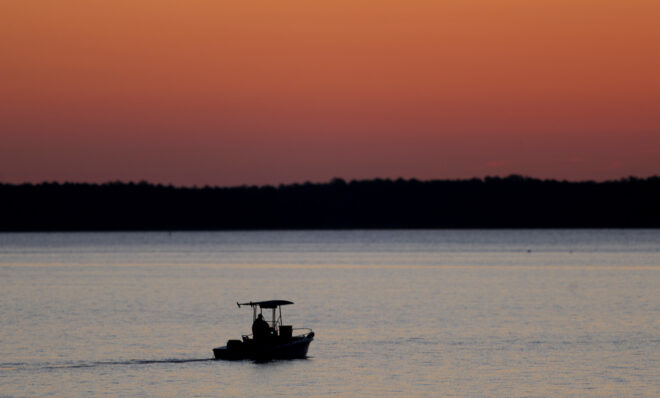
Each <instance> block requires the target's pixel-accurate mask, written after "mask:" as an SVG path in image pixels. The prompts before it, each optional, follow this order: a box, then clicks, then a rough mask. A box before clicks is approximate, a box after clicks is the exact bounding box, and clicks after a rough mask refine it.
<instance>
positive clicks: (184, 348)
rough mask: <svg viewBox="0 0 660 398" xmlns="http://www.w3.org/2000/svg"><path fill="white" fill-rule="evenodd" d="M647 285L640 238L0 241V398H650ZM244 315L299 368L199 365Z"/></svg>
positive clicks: (294, 235) (292, 236) (655, 350)
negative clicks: (300, 330) (253, 304)
mask: <svg viewBox="0 0 660 398" xmlns="http://www.w3.org/2000/svg"><path fill="white" fill-rule="evenodd" d="M659 271H660V231H654V230H641V231H631V230H626V231H616V230H613V231H584V230H581V231H325V232H309V231H305V232H211V233H202V232H196V233H195V232H193V233H172V234H167V233H108V234H106V233H91V234H82V233H81V234H0V325H1V330H2V333H1V335H0V386H1V387H0V396H44V395H49V394H54V395H58V396H73V397H75V396H80V397H86V396H90V395H108V396H117V395H126V396H135V395H151V396H218V395H225V396H232V395H234V396H245V395H257V394H258V395H261V396H279V395H287V396H311V395H330V394H333V395H356V394H360V395H387V396H401V395H455V396H571V395H572V396H657V395H658V393H659V392H660V379H659V378H658V376H657V375H658V374H660V333H659V332H658V330H660V288H659V286H660V272H659ZM259 299H288V300H292V301H294V302H295V303H296V304H295V305H293V306H290V307H288V308H286V309H284V310H283V317H284V319H285V322H286V323H291V324H294V325H304V326H309V327H312V328H313V329H314V330H315V332H316V338H315V341H314V342H313V343H312V345H311V346H310V350H309V355H310V358H309V359H307V360H301V361H274V362H272V363H268V364H256V363H253V362H250V361H239V362H224V361H213V360H209V359H210V358H211V357H212V352H211V349H212V348H213V347H217V346H219V345H224V343H225V341H226V340H227V339H230V338H238V337H240V335H241V334H242V333H246V332H248V331H249V328H250V323H251V313H250V314H248V313H246V312H245V311H242V310H239V309H237V308H236V305H235V302H236V301H239V300H259ZM136 358H139V359H136Z"/></svg>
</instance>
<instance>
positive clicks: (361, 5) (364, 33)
mask: <svg viewBox="0 0 660 398" xmlns="http://www.w3.org/2000/svg"><path fill="white" fill-rule="evenodd" d="M512 173H516V174H523V175H529V176H533V177H539V178H558V179H569V180H583V179H595V180H604V179H618V178H620V177H625V176H629V175H635V176H639V177H646V176H650V175H654V174H660V1H658V0H534V1H530V0H424V1H422V0H399V1H389V0H378V1H374V0H369V1H365V0H348V1H345V0H332V1H330V0H328V1H326V0H316V1H310V0H304V1H302V0H299V1H288V0H280V1H259V0H254V1H250V0H240V1H220V0H187V1H169V0H126V1H124V0H107V1H101V0H78V1H71V0H57V1H53V0H0V182H13V183H20V182H41V181H77V182H105V181H111V180H123V181H130V180H132V181H139V180H147V181H150V182H154V183H165V184H169V183H172V184H175V185H189V186H190V185H195V184H196V185H207V184H208V185H242V184H279V183H290V182H303V181H308V180H309V181H327V180H329V179H331V178H333V177H342V178H345V179H347V180H350V179H364V178H375V177H381V178H398V177H403V178H419V179H445V178H452V179H453V178H471V177H483V176H486V175H508V174H512Z"/></svg>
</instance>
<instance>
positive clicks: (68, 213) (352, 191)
mask: <svg viewBox="0 0 660 398" xmlns="http://www.w3.org/2000/svg"><path fill="white" fill-rule="evenodd" d="M0 204H1V207H0V208H1V209H2V210H1V211H2V217H1V218H0V230H2V231H75V230H78V231H81V230H89V231H91V230H95V231H107V230H215V229H217V230H224V229H227V230H230V229H334V228H337V229H342V228H658V227H660V177H651V178H646V179H642V178H634V177H631V178H627V179H622V180H618V181H608V182H591V181H588V182H567V181H555V180H538V179H533V178H527V177H522V176H516V175H512V176H509V177H506V178H499V177H487V178H485V179H477V178H475V179H471V180H436V181H418V180H403V179H398V180H383V179H376V180H368V181H351V182H346V181H344V180H342V179H334V180H332V181H331V182H329V183H322V184H313V183H305V184H292V185H281V186H279V187H273V186H263V187H233V188H211V187H204V188H178V187H172V186H163V185H152V184H148V183H145V182H142V183H137V184H136V183H121V182H112V183H106V184H101V185H99V184H76V183H64V184H59V183H43V184H37V185H32V184H22V185H13V184H0Z"/></svg>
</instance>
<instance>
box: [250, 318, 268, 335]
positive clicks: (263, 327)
mask: <svg viewBox="0 0 660 398" xmlns="http://www.w3.org/2000/svg"><path fill="white" fill-rule="evenodd" d="M269 334H270V326H268V322H266V321H264V317H263V315H261V314H259V315H258V316H257V319H255V320H254V323H253V324H252V336H253V337H254V339H255V340H261V341H263V340H265V339H266V338H267V337H268V335H269Z"/></svg>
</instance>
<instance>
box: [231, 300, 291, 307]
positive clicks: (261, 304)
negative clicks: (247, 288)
mask: <svg viewBox="0 0 660 398" xmlns="http://www.w3.org/2000/svg"><path fill="white" fill-rule="evenodd" d="M289 304H293V302H292V301H287V300H267V301H250V302H249V303H238V302H237V303H236V305H238V307H239V308H240V306H242V305H249V306H250V307H253V308H254V307H259V308H262V309H263V308H272V309H275V308H277V307H279V306H281V305H289Z"/></svg>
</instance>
